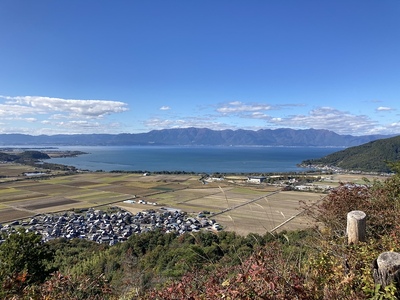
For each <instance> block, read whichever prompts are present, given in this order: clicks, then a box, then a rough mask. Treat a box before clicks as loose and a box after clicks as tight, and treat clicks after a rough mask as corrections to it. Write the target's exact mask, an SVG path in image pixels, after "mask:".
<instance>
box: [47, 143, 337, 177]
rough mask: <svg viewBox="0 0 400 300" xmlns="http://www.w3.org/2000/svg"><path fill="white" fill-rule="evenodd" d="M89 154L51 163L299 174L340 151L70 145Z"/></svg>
mask: <svg viewBox="0 0 400 300" xmlns="http://www.w3.org/2000/svg"><path fill="white" fill-rule="evenodd" d="M58 148H59V149H60V150H79V151H83V152H87V153H88V154H84V155H80V156H77V157H66V158H52V159H50V160H47V161H48V162H51V163H58V164H65V165H71V166H75V167H77V168H79V169H83V170H91V171H97V170H103V171H115V170H121V171H150V172H153V171H171V172H173V171H185V172H196V173H202V172H204V173H217V172H218V173H271V172H301V171H304V170H305V169H303V168H299V167H297V164H299V163H301V162H302V161H303V160H306V159H312V158H320V157H323V156H326V155H328V154H330V153H333V152H336V151H340V150H343V148H335V147H333V148H325V147H246V146H232V147H222V146H221V147H215V146H210V147H208V146H198V147H193V146H190V147H189V146H187V147H183V146H115V147H114V146H96V147H84V146H71V147H67V146H65V147H58Z"/></svg>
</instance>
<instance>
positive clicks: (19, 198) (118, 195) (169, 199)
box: [0, 164, 354, 234]
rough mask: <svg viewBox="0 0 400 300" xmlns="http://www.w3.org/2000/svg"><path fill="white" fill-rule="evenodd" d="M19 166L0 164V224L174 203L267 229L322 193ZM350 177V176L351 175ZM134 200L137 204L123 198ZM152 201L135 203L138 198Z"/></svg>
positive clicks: (237, 227)
mask: <svg viewBox="0 0 400 300" xmlns="http://www.w3.org/2000/svg"><path fill="white" fill-rule="evenodd" d="M25 168H28V169H27V170H25V169H24V166H19V165H17V166H16V165H12V164H10V165H6V164H4V165H2V166H1V168H0V175H2V176H5V174H12V177H13V178H14V180H10V178H5V179H4V180H3V181H2V182H1V183H0V223H4V222H8V221H12V220H14V219H21V218H27V217H30V216H34V215H36V214H45V213H52V212H59V211H65V210H74V209H75V210H76V209H85V208H90V207H105V206H108V205H112V206H120V207H122V208H124V209H126V210H128V211H131V212H133V213H136V212H138V211H141V210H146V209H157V208H160V207H173V208H176V209H181V210H183V211H186V212H188V213H198V212H200V211H209V212H211V213H214V214H215V216H213V218H214V219H215V220H216V221H217V222H219V223H220V224H221V225H223V226H224V228H225V229H226V230H234V231H236V232H238V233H240V234H247V233H249V232H256V233H265V232H266V231H270V230H272V229H273V228H275V227H276V226H278V225H279V224H282V223H283V222H285V221H287V220H288V219H291V218H292V217H293V216H295V215H297V214H298V213H299V212H301V208H300V205H299V202H300V201H304V202H307V203H315V202H317V201H319V200H320V199H322V197H323V196H324V194H318V193H312V192H294V191H281V190H280V188H279V187H275V186H268V185H257V184H240V185H238V184H234V183H231V182H227V181H219V182H210V183H208V184H203V183H202V182H201V181H199V178H200V177H199V176H197V175H188V174H183V175H157V174H155V175H151V176H143V175H142V174H129V173H105V172H91V173H77V174H72V175H64V176H46V177H44V178H43V177H42V178H40V179H39V178H29V177H26V176H25V177H24V176H22V175H21V174H23V173H24V172H27V171H32V170H30V169H29V168H30V167H25ZM353 179H354V178H353ZM128 199H135V200H136V203H134V204H129V203H124V202H123V201H125V200H128ZM139 199H141V200H143V201H145V202H148V203H157V205H156V206H154V205H151V206H150V205H144V204H139V203H138V201H137V200H139ZM310 222H311V221H310V220H307V219H306V218H305V217H304V216H302V215H299V216H296V217H295V218H293V220H291V221H290V222H287V223H286V224H285V225H283V226H282V227H280V228H279V229H280V230H281V229H287V230H291V229H300V228H304V227H306V226H309V225H310Z"/></svg>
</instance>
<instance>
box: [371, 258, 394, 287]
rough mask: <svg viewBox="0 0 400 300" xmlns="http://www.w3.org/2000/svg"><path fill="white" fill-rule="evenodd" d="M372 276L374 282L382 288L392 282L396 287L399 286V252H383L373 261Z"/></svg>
mask: <svg viewBox="0 0 400 300" xmlns="http://www.w3.org/2000/svg"><path fill="white" fill-rule="evenodd" d="M373 276H374V282H375V284H380V285H381V287H382V288H384V287H385V286H387V285H389V284H391V283H394V284H395V285H396V287H397V288H399V286H400V280H399V279H400V253H397V252H383V253H381V254H380V255H379V256H378V258H377V259H375V260H374V263H373Z"/></svg>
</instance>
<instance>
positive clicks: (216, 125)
mask: <svg viewBox="0 0 400 300" xmlns="http://www.w3.org/2000/svg"><path fill="white" fill-rule="evenodd" d="M144 125H145V126H146V127H147V128H149V129H151V130H153V129H171V128H188V127H197V128H210V129H214V130H223V129H232V125H229V124H224V123H220V122H217V121H212V120H208V119H204V118H196V117H193V118H186V119H176V120H174V119H161V118H152V119H148V120H146V121H145V122H144Z"/></svg>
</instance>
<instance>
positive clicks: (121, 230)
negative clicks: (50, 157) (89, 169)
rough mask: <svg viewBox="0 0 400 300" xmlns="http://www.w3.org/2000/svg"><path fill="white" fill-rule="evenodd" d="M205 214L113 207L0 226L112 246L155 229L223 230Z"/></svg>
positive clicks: (0, 227) (5, 229)
mask: <svg viewBox="0 0 400 300" xmlns="http://www.w3.org/2000/svg"><path fill="white" fill-rule="evenodd" d="M206 214H207V212H201V213H199V214H197V215H196V216H194V217H191V216H190V215H188V214H186V213H185V212H182V211H181V210H179V209H172V208H165V207H161V208H160V209H159V210H157V211H156V210H147V211H142V212H138V213H136V214H132V213H130V212H127V211H125V210H122V209H120V208H116V207H112V208H111V212H105V211H102V210H95V209H93V208H89V209H88V210H86V211H82V212H80V213H76V212H72V211H69V212H64V213H61V214H44V215H37V216H35V217H33V218H30V219H28V220H27V221H14V222H11V223H10V224H6V225H4V226H3V225H1V224H0V232H1V233H2V235H3V237H4V236H7V235H8V234H10V233H13V232H16V231H17V229H18V228H23V229H25V232H34V233H36V234H40V235H41V236H42V241H43V242H47V241H49V240H53V239H56V238H66V239H73V238H81V239H87V240H90V241H94V242H97V243H100V244H108V245H110V246H112V245H115V244H117V243H120V242H123V241H126V240H127V239H128V238H129V237H130V236H131V235H133V234H140V233H144V232H149V231H154V230H161V231H163V232H165V233H175V234H177V235H180V234H184V233H185V232H197V231H200V230H215V231H218V230H221V229H222V227H221V226H220V225H219V224H218V223H216V222H215V221H214V220H211V219H209V218H207V216H206ZM2 241H3V240H1V241H0V243H1V242H2Z"/></svg>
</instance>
